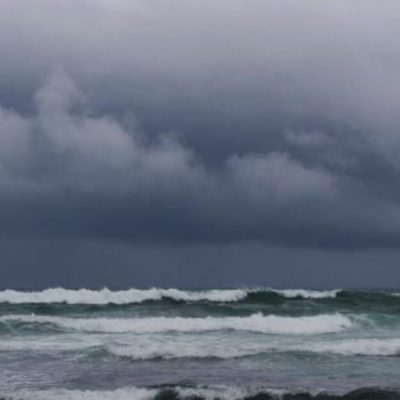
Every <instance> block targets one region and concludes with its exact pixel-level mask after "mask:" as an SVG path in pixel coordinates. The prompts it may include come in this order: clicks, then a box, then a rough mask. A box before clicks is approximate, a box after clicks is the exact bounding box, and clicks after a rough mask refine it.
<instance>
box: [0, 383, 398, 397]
mask: <svg viewBox="0 0 400 400" xmlns="http://www.w3.org/2000/svg"><path fill="white" fill-rule="evenodd" d="M0 396H1V397H2V398H6V399H10V400H17V399H18V400H153V399H154V400H193V399H198V400H216V399H219V400H241V399H246V400H277V399H279V400H319V399H321V400H365V399H374V400H380V399H382V400H399V399H400V393H399V392H397V391H394V390H385V389H381V388H360V389H357V390H354V391H351V392H348V393H340V392H338V393H326V392H318V391H316V392H307V391H288V390H284V389H262V388H259V389H247V388H242V387H234V386H232V387H231V386H222V385H221V386H214V387H202V386H198V387H184V386H173V385H171V386H168V385H167V386H164V387H154V388H140V387H126V388H120V389H116V390H104V391H102V390H84V391H83V390H68V389H51V390H37V391H33V390H18V391H15V392H13V393H0Z"/></svg>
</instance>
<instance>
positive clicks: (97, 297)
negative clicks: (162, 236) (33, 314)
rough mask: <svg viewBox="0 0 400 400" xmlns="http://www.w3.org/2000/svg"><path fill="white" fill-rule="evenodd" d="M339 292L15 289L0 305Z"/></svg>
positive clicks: (232, 299)
mask: <svg viewBox="0 0 400 400" xmlns="http://www.w3.org/2000/svg"><path fill="white" fill-rule="evenodd" d="M339 292H340V290H328V291H316V290H305V289H283V290H278V289H270V288H267V289H221V290H218V289H214V290H198V291H190V290H180V289H159V288H151V289H128V290H119V291H112V290H109V289H107V288H104V289H101V290H90V289H79V290H71V289H63V288H53V289H46V290H43V291H37V292H24V291H17V290H11V289H7V290H3V291H0V303H10V304H39V303H42V304H49V303H67V304H99V305H105V304H134V303H143V302H146V301H161V300H165V299H166V300H168V299H169V300H173V301H184V302H197V301H209V302H227V303H229V302H238V301H242V300H245V299H247V298H251V297H252V296H253V297H256V298H259V297H260V295H261V296H262V295H263V294H265V295H267V296H268V295H275V296H281V297H284V298H288V299H294V298H298V299H324V298H334V297H336V295H337V294H338V293H339Z"/></svg>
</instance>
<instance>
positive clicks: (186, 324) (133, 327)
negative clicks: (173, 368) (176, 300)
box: [0, 313, 354, 335]
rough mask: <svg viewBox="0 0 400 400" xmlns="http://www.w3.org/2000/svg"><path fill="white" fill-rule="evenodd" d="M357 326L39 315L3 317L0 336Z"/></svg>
mask: <svg viewBox="0 0 400 400" xmlns="http://www.w3.org/2000/svg"><path fill="white" fill-rule="evenodd" d="M353 326H354V322H353V321H352V320H351V319H350V318H349V317H348V316H345V315H342V314H338V313H336V314H321V315H315V316H304V317H283V316H278V315H267V316H265V315H263V314H261V313H256V314H252V315H250V316H247V317H222V318H219V317H205V318H199V317H196V318H190V317H189V318H183V317H145V318H104V317H99V318H67V317H55V316H36V315H8V316H2V317H0V332H1V331H3V332H6V333H10V331H11V332H14V333H17V332H18V331H19V330H33V331H35V330H44V331H46V330H50V331H58V330H60V331H63V330H64V331H78V332H87V333H134V334H142V333H164V332H182V333H190V332H208V331H221V330H223V331H226V330H234V331H248V332H255V333H265V334H284V335H317V334H323V333H335V332H341V331H343V330H345V329H349V328H352V327H353Z"/></svg>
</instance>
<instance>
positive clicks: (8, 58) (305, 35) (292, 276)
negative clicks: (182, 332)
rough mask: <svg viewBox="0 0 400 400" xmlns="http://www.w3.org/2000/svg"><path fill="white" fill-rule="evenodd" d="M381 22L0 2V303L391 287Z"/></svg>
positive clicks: (393, 21)
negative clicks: (29, 290)
mask: <svg viewBox="0 0 400 400" xmlns="http://www.w3.org/2000/svg"><path fill="white" fill-rule="evenodd" d="M399 20H400V2H398V1H397V0H385V1H377V0H363V1H360V0H339V1H321V0H314V1H313V0H276V1H275V0H268V1H264V0H185V1H182V0H180V1H177V0H167V1H165V0H134V1H131V0H113V1H106V0H58V1H54V0H2V1H1V2H0V54H1V62H0V249H2V250H1V263H0V273H1V274H2V286H7V285H10V286H15V287H17V286H18V287H37V286H53V285H68V286H103V285H111V286H115V287H117V286H135V285H140V286H148V285H153V284H154V285H159V286H171V285H180V286H182V285H183V286H192V287H193V286H213V285H218V286H240V285H243V284H249V285H250V284H251V285H277V286H324V287H325V286H374V285H376V286H396V285H397V282H398V284H399V285H400V268H397V266H396V261H397V260H398V259H399V256H400V252H399V251H398V246H399V244H400V203H399V200H400V185H399V182H400V131H399V126H400V74H399V71H400V46H399V45H398V39H399V37H400V24H399ZM100 255H102V256H100Z"/></svg>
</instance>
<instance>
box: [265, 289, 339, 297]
mask: <svg viewBox="0 0 400 400" xmlns="http://www.w3.org/2000/svg"><path fill="white" fill-rule="evenodd" d="M269 290H270V291H271V292H274V293H277V294H279V295H281V296H283V297H286V298H289V299H293V298H302V299H325V298H335V297H336V296H337V294H338V293H339V292H341V289H335V290H325V291H318V290H306V289H282V290H278V289H269Z"/></svg>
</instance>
